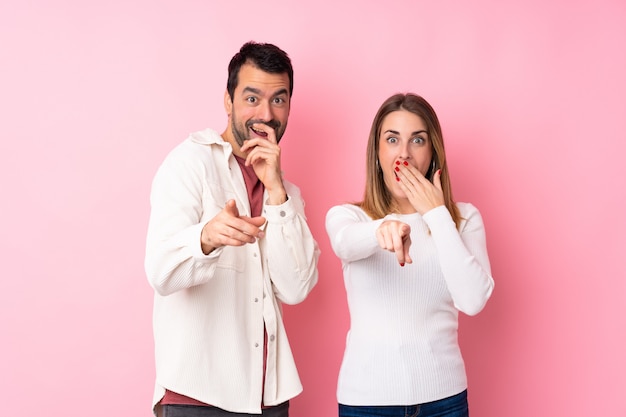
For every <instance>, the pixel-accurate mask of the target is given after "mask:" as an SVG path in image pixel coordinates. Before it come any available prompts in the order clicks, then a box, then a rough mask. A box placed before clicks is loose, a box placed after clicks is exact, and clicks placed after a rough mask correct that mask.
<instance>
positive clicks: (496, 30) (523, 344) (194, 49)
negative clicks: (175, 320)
mask: <svg viewBox="0 0 626 417" xmlns="http://www.w3.org/2000/svg"><path fill="white" fill-rule="evenodd" d="M216 3H217V2H209V1H175V2H174V1H171V2H166V1H154V0H150V1H148V0H141V1H128V0H125V1H121V0H108V1H102V2H95V1H91V2H89V1H78V0H66V1H62V0H59V1H43V0H42V1H17V0H16V1H3V2H2V3H0V60H1V61H0V114H1V118H2V122H1V123H0V186H1V188H0V190H1V193H2V204H1V205H0V214H1V215H0V232H1V236H2V238H1V241H0V245H1V246H0V254H1V256H2V283H3V284H2V291H0V325H1V327H0V329H2V335H1V338H2V344H1V345H0V346H1V347H0V393H1V394H0V397H1V398H2V399H3V401H2V414H3V415H11V416H34V415H38V414H39V413H40V412H41V411H42V410H48V411H49V412H50V415H59V413H60V412H59V410H60V409H61V407H63V408H65V407H67V406H68V405H71V406H72V409H70V410H69V411H66V412H65V413H64V415H66V416H85V415H89V416H91V417H99V416H109V415H111V413H113V414H115V415H122V416H149V415H150V400H151V396H152V387H153V378H154V367H153V352H152V348H153V346H152V329H151V309H152V291H151V289H150V287H149V285H148V283H147V280H146V278H145V274H144V271H143V254H144V240H145V233H146V226H147V220H148V214H149V205H148V193H149V187H150V182H151V180H152V176H153V174H154V172H155V170H156V168H157V166H158V164H159V163H160V162H161V161H162V159H163V157H164V156H165V154H166V152H168V151H169V150H170V149H171V148H172V147H173V146H175V145H176V144H178V143H179V142H180V141H181V140H183V139H184V138H185V137H186V136H187V134H188V133H189V132H191V131H195V130H199V129H203V128H205V127H214V128H216V129H218V130H220V131H221V129H223V128H224V126H225V122H226V117H225V114H224V110H223V107H222V95H223V92H224V88H225V84H226V66H227V63H228V60H229V59H230V57H231V56H232V55H233V54H234V53H235V52H236V51H237V49H238V48H239V47H240V46H241V44H242V43H243V42H245V41H247V40H250V39H254V40H259V41H268V42H273V43H276V44H278V45H279V46H281V47H282V48H284V49H285V50H286V51H287V52H288V53H289V54H290V56H291V57H292V60H293V63H294V66H295V74H296V75H295V91H294V97H293V103H292V104H293V107H292V113H291V119H290V124H289V128H288V129H287V134H286V135H285V138H284V142H283V144H284V161H283V167H284V169H285V171H286V173H287V177H288V178H290V179H291V180H293V181H294V182H296V183H297V184H299V185H300V187H301V189H302V192H303V194H304V196H305V198H306V200H307V213H308V217H309V219H310V224H311V226H312V228H313V232H314V234H315V236H316V238H317V239H318V241H319V243H320V246H321V248H322V251H323V253H322V257H321V260H320V265H319V269H320V283H319V285H318V287H317V288H316V289H315V290H314V292H313V293H312V294H311V296H310V298H309V299H308V300H306V301H305V302H304V303H303V304H301V305H298V306H294V307H288V308H286V309H285V310H286V316H287V317H286V321H287V326H288V328H289V331H290V339H291V342H292V345H293V349H294V351H295V355H296V360H297V362H298V364H299V368H300V370H301V376H302V379H303V382H304V385H305V391H304V393H303V394H302V395H300V396H299V397H297V398H296V399H295V400H294V401H293V402H292V415H293V416H297V417H318V416H332V415H336V400H335V388H336V378H337V373H338V369H339V364H340V360H341V356H342V352H343V347H344V340H345V332H346V330H347V327H348V320H349V319H348V315H347V308H346V303H345V291H344V287H343V282H342V276H341V270H340V264H339V261H338V260H337V259H336V258H335V256H334V254H333V253H332V251H331V249H330V246H329V243H328V238H327V236H326V233H325V230H324V216H325V214H326V211H327V210H328V209H329V208H330V207H331V206H332V205H335V204H338V203H342V202H344V201H350V200H355V199H359V198H360V197H361V192H362V189H363V178H364V175H363V162H364V150H365V141H366V136H367V132H368V130H369V124H370V122H371V119H372V117H373V115H374V113H375V111H376V109H377V107H378V105H379V104H380V103H381V102H382V100H383V99H385V98H386V97H387V96H388V95H390V94H392V93H395V92H398V91H407V90H410V91H414V92H417V93H420V94H422V95H423V96H425V97H426V98H427V99H428V100H429V101H430V102H431V103H432V104H433V106H434V107H435V109H436V110H437V112H438V114H439V116H440V118H441V122H442V125H443V128H444V133H445V136H446V145H447V150H448V156H449V161H450V164H451V174H452V181H453V186H454V190H455V194H456V197H457V199H458V200H460V201H471V202H472V203H474V204H475V205H476V206H478V207H479V209H480V210H481V212H482V214H483V216H484V219H485V223H486V227H487V234H488V245H489V251H490V256H491V261H492V266H493V274H494V277H495V280H496V289H495V292H494V295H493V298H492V299H491V301H490V302H489V303H488V305H487V307H486V309H485V310H484V311H483V312H482V313H481V314H480V315H478V316H476V317H473V318H467V317H462V319H461V343H462V348H463V350H464V353H465V358H466V362H467V370H468V375H469V382H470V391H469V395H470V408H471V410H472V415H474V416H481V417H502V416H507V417H518V416H519V417H521V416H526V415H543V416H569V415H586V414H594V415H606V416H623V415H626V405H625V404H626V403H625V402H624V398H623V397H624V388H625V387H626V383H625V376H624V375H626V354H624V352H625V351H626V337H625V336H626V334H625V330H626V319H625V314H624V304H625V302H626V279H625V275H626V268H625V266H624V265H625V264H624V259H625V257H626V233H625V232H626V216H625V213H626V191H625V187H624V185H625V184H624V178H625V174H626V172H625V168H624V165H625V163H624V152H626V111H625V110H626V105H625V99H626V77H625V74H626V3H625V2H624V1H621V0H619V1H618V0H616V1H609V0H581V1H571V0H568V1H564V0H563V1H545V0H541V1H537V0H523V1H522V0H514V1H508V2H502V1H496V0H477V1H471V2H463V1H458V2H457V1H436V2H435V1H416V0H410V1H397V0H388V1H370V2H363V1H339V0H334V1H315V2H293V1H267V0H266V1H263V2H258V1H257V2H239V1H230V2H226V1H224V2H220V3H219V4H216ZM74 407H75V408H74ZM85 409H88V410H89V411H88V412H86V411H85Z"/></svg>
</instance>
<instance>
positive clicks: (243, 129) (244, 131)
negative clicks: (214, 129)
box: [231, 111, 287, 147]
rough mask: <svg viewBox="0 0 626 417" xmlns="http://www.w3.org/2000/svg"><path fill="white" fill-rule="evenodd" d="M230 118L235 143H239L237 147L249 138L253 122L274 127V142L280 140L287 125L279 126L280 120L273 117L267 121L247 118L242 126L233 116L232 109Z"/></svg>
mask: <svg viewBox="0 0 626 417" xmlns="http://www.w3.org/2000/svg"><path fill="white" fill-rule="evenodd" d="M231 119H232V122H231V128H232V130H233V136H234V137H235V140H236V141H237V144H239V147H242V146H243V143H244V142H245V141H246V140H248V139H250V128H251V127H252V125H253V124H255V123H259V124H264V125H266V126H269V127H271V128H272V129H274V132H275V133H276V143H279V142H280V139H281V138H282V137H283V134H284V133H285V128H286V126H287V125H285V126H281V124H280V122H279V121H278V120H275V119H272V120H269V121H267V122H266V121H263V120H254V119H253V120H248V121H247V122H246V124H245V126H242V125H241V123H237V117H236V116H235V112H234V111H233V112H232V115H231ZM281 127H282V129H281Z"/></svg>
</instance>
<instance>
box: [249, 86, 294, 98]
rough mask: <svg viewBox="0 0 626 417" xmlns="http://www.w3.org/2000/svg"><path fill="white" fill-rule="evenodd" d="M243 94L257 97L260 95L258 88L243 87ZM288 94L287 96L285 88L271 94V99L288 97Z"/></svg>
mask: <svg viewBox="0 0 626 417" xmlns="http://www.w3.org/2000/svg"><path fill="white" fill-rule="evenodd" d="M243 92H244V93H252V94H256V95H258V96H260V95H261V90H259V89H258V88H254V87H244V89H243ZM288 94H289V92H288V91H287V89H286V88H281V89H280V90H278V91H276V92H275V93H274V94H272V97H278V96H282V95H288Z"/></svg>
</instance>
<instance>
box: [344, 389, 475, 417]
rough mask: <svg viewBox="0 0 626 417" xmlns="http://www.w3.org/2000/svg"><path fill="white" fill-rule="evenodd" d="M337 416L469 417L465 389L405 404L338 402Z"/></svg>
mask: <svg viewBox="0 0 626 417" xmlns="http://www.w3.org/2000/svg"><path fill="white" fill-rule="evenodd" d="M339 417H469V410H468V406H467V390H465V391H463V392H461V393H460V394H457V395H453V396H452V397H448V398H444V399H442V400H437V401H433V402H430V403H424V404H416V405H407V406H404V405H387V406H369V405H364V406H354V405H343V404H339Z"/></svg>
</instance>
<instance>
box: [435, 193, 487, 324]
mask: <svg viewBox="0 0 626 417" xmlns="http://www.w3.org/2000/svg"><path fill="white" fill-rule="evenodd" d="M459 208H461V215H462V216H463V221H462V222H461V227H460V231H459V230H457V228H456V225H455V223H454V221H453V220H452V217H451V216H450V213H449V212H448V210H447V209H446V207H445V206H440V207H437V208H435V209H433V210H430V211H429V212H427V213H426V214H424V216H423V218H424V221H426V223H427V224H428V227H429V228H430V230H431V233H432V236H433V239H434V241H435V246H436V247H437V252H438V254H439V262H440V265H441V269H442V271H443V275H444V277H445V280H446V284H447V286H448V290H449V291H450V294H451V296H452V299H453V300H454V305H455V307H456V308H457V309H459V310H460V311H462V312H464V313H465V314H468V315H475V314H478V313H479V312H480V311H481V310H482V309H483V307H484V306H485V303H486V302H487V300H488V299H489V297H490V296H491V293H492V291H493V287H494V281H493V278H492V276H491V267H490V264H489V258H488V255H487V244H486V236H485V228H484V225H483V220H482V217H481V215H480V213H479V211H478V210H477V209H476V208H475V207H474V206H472V205H471V204H463V203H459Z"/></svg>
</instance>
